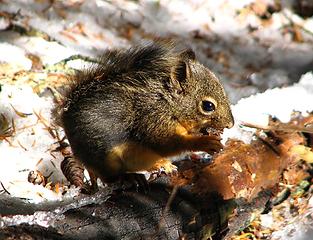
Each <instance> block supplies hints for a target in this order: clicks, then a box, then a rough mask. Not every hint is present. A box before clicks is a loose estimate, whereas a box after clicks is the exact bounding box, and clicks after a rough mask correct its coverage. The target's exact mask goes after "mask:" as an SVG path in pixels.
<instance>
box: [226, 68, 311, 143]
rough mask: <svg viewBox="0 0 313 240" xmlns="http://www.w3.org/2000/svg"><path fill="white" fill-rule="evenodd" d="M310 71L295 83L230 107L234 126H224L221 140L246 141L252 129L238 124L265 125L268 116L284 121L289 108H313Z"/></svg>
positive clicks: (248, 140) (308, 109) (290, 111)
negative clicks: (234, 139) (230, 127)
mask: <svg viewBox="0 0 313 240" xmlns="http://www.w3.org/2000/svg"><path fill="white" fill-rule="evenodd" d="M312 102H313V73H312V72H309V73H306V74H305V75H303V76H302V77H301V79H300V81H299V83H296V84H294V85H293V86H290V87H285V88H274V89H270V90H267V91H266V92H264V93H259V94H256V95H253V96H250V97H248V98H243V99H241V100H239V102H238V103H237V104H236V105H234V106H232V112H233V115H234V119H235V126H234V127H233V128H232V129H225V131H224V134H223V139H225V140H224V141H226V139H227V138H237V139H240V140H242V141H244V142H246V143H249V142H250V140H251V138H252V135H253V132H254V130H253V129H250V131H248V128H246V127H242V126H241V124H242V123H252V124H255V125H261V126H267V124H268V117H269V116H274V117H277V118H278V119H279V120H280V121H282V122H288V121H289V120H290V116H291V114H292V112H293V111H299V112H301V113H303V115H306V114H307V113H308V112H311V111H312V110H313V105H312Z"/></svg>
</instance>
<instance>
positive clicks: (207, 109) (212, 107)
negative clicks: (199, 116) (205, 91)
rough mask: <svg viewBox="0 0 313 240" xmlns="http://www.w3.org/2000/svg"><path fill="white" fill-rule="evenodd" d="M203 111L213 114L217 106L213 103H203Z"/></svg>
mask: <svg viewBox="0 0 313 240" xmlns="http://www.w3.org/2000/svg"><path fill="white" fill-rule="evenodd" d="M202 109H203V111H205V112H213V111H214V110H215V105H214V103H212V102H211V101H202Z"/></svg>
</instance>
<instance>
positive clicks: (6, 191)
mask: <svg viewBox="0 0 313 240" xmlns="http://www.w3.org/2000/svg"><path fill="white" fill-rule="evenodd" d="M0 184H1V187H2V189H3V191H4V192H5V193H7V194H9V195H11V193H10V192H9V191H8V190H7V189H6V188H5V187H4V185H3V183H2V182H1V181H0Z"/></svg>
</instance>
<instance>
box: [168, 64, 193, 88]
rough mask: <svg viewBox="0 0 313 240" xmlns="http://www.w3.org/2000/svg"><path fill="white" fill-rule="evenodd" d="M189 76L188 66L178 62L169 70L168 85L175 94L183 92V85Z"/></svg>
mask: <svg viewBox="0 0 313 240" xmlns="http://www.w3.org/2000/svg"><path fill="white" fill-rule="evenodd" d="M189 75H190V69H189V65H188V63H187V62H185V61H179V62H178V64H176V65H175V66H174V67H172V69H171V77H170V85H171V87H172V88H173V89H174V90H175V91H176V92H177V93H182V92H184V85H185V83H186V81H187V78H188V77H189Z"/></svg>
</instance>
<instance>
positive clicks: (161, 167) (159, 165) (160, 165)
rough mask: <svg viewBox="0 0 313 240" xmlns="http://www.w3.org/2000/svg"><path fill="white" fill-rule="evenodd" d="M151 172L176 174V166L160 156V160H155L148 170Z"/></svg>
mask: <svg viewBox="0 0 313 240" xmlns="http://www.w3.org/2000/svg"><path fill="white" fill-rule="evenodd" d="M148 171H149V172H152V173H157V174H158V175H161V174H162V173H165V174H176V173H177V166H175V165H174V164H172V162H171V161H170V160H168V159H165V158H162V159H161V160H159V161H157V162H156V163H155V164H154V165H153V167H152V168H150V169H149V170H148Z"/></svg>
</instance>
